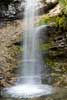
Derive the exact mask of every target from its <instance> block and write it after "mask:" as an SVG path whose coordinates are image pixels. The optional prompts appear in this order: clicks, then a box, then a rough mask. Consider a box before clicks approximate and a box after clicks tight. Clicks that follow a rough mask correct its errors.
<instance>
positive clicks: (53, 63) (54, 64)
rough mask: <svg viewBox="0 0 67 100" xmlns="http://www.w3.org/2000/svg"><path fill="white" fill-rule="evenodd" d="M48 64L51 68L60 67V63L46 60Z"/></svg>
mask: <svg viewBox="0 0 67 100" xmlns="http://www.w3.org/2000/svg"><path fill="white" fill-rule="evenodd" d="M46 63H47V65H49V66H50V67H57V66H58V63H57V62H56V61H53V60H51V59H48V58H47V59H46Z"/></svg>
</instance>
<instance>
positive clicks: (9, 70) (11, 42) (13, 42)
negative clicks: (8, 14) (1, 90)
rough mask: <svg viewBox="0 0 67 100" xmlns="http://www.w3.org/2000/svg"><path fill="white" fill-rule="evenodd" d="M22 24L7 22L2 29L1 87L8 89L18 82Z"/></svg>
mask: <svg viewBox="0 0 67 100" xmlns="http://www.w3.org/2000/svg"><path fill="white" fill-rule="evenodd" d="M22 29H23V28H22V25H21V22H20V21H18V20H16V21H13V22H10V21H9V22H7V23H6V24H5V25H4V26H2V27H1V28H0V86H1V87H8V86H10V85H12V84H14V82H15V81H16V76H15V74H14V71H15V70H16V69H17V66H18V62H19V58H18V57H19V56H20V52H21V51H20V46H19V45H18V43H19V42H20V41H21V35H22V32H23V31H22Z"/></svg>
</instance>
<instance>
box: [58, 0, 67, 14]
mask: <svg viewBox="0 0 67 100" xmlns="http://www.w3.org/2000/svg"><path fill="white" fill-rule="evenodd" d="M59 3H60V6H61V7H62V8H63V12H64V14H66V15H67V0H59Z"/></svg>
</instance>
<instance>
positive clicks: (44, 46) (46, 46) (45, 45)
mask: <svg viewBox="0 0 67 100" xmlns="http://www.w3.org/2000/svg"><path fill="white" fill-rule="evenodd" d="M51 47H52V44H51V43H50V42H48V43H44V44H41V45H40V50H41V51H45V50H49V49H50V48H51Z"/></svg>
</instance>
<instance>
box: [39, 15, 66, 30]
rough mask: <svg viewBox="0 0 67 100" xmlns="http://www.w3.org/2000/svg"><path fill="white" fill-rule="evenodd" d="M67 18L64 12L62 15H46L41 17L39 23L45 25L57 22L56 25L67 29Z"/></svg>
mask: <svg viewBox="0 0 67 100" xmlns="http://www.w3.org/2000/svg"><path fill="white" fill-rule="evenodd" d="M66 20H67V17H66V16H65V15H63V14H61V15H60V16H59V15H58V16H53V17H49V16H45V17H43V18H41V19H40V21H39V23H38V24H39V25H43V24H50V23H55V24H54V25H56V27H58V28H63V29H64V30H66V29H67V27H66V25H67V21H66Z"/></svg>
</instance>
